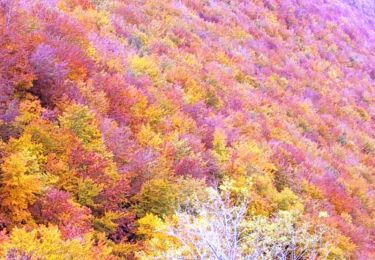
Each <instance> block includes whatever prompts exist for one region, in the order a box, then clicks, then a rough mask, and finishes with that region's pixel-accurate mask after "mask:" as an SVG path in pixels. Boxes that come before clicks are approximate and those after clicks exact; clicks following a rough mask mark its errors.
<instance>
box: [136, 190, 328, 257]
mask: <svg viewBox="0 0 375 260" xmlns="http://www.w3.org/2000/svg"><path fill="white" fill-rule="evenodd" d="M207 193H208V198H206V199H205V200H200V199H197V198H196V199H195V200H193V201H191V203H190V205H191V207H184V208H182V209H179V210H177V211H176V212H175V215H174V216H172V217H170V218H167V219H166V220H165V221H164V222H163V221H162V220H161V219H159V218H157V217H155V216H153V215H146V217H144V218H143V219H141V220H140V222H139V224H140V228H139V230H138V232H140V233H141V234H144V235H146V236H148V237H149V240H148V241H149V242H147V246H148V247H149V248H147V246H146V249H145V250H144V251H141V252H139V253H138V255H139V256H140V258H141V259H143V258H144V259H148V257H149V256H150V255H151V256H155V255H156V256H162V258H163V257H164V258H165V259H233V260H234V259H254V260H255V259H285V260H286V259H294V260H297V259H305V258H309V259H320V258H327V256H328V255H329V254H330V249H331V248H332V245H331V244H330V243H329V242H327V241H326V240H325V233H326V232H327V231H328V229H326V227H325V226H324V225H320V224H316V225H315V226H312V225H311V224H310V223H309V222H307V221H302V220H301V217H302V215H301V212H298V211H295V212H288V211H280V212H279V213H277V214H276V215H275V216H274V217H272V218H268V217H264V216H255V217H252V216H248V215H247V210H248V203H247V202H246V201H237V202H236V203H233V201H231V199H229V197H227V196H226V195H225V196H224V198H223V197H222V195H220V194H219V193H218V192H217V191H216V190H214V189H212V188H208V190H207ZM166 244H167V245H171V246H170V248H168V247H165V245H166ZM158 250H159V251H158ZM160 250H161V252H160ZM163 250H164V251H163Z"/></svg>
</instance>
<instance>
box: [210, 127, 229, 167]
mask: <svg viewBox="0 0 375 260" xmlns="http://www.w3.org/2000/svg"><path fill="white" fill-rule="evenodd" d="M212 145H213V153H214V156H215V157H216V158H217V159H218V160H219V162H225V161H227V160H228V159H229V150H228V149H227V136H226V134H225V132H224V131H223V130H220V129H215V132H214V140H213V142H212Z"/></svg>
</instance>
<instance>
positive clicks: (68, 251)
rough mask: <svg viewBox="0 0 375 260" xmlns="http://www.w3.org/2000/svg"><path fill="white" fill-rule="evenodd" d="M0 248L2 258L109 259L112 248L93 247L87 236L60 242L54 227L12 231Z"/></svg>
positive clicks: (102, 242) (101, 244)
mask: <svg viewBox="0 0 375 260" xmlns="http://www.w3.org/2000/svg"><path fill="white" fill-rule="evenodd" d="M0 247H1V250H0V252H1V255H0V256H1V258H3V259H32V260H34V259H35V260H36V259H83V260H86V259H87V260H89V259H111V249H110V248H109V247H108V246H107V245H106V244H105V241H103V240H102V241H100V240H99V241H97V245H94V240H93V237H92V234H90V233H87V234H85V236H84V238H82V239H68V240H63V239H62V237H61V234H60V232H59V230H58V228H57V227H54V226H50V227H46V226H39V227H38V228H36V229H33V230H31V231H27V230H26V229H25V228H15V229H13V230H12V232H11V234H10V236H9V239H8V240H7V241H5V242H4V243H2V244H1V246H0Z"/></svg>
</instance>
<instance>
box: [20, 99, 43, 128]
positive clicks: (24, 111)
mask: <svg viewBox="0 0 375 260" xmlns="http://www.w3.org/2000/svg"><path fill="white" fill-rule="evenodd" d="M41 113H42V106H41V104H40V101H39V100H36V99H34V98H30V99H25V100H23V101H21V103H20V107H19V115H18V116H17V117H16V120H15V124H16V126H19V127H21V128H24V127H25V126H26V125H28V124H30V123H31V122H33V121H35V120H37V119H39V118H40V115H41Z"/></svg>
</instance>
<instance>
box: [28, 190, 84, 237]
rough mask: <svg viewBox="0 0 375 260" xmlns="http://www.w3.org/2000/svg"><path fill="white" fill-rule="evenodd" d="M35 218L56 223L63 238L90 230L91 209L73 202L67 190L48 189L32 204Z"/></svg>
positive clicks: (76, 235) (80, 234)
mask: <svg viewBox="0 0 375 260" xmlns="http://www.w3.org/2000/svg"><path fill="white" fill-rule="evenodd" d="M33 212H34V216H35V218H36V219H37V220H38V221H39V222H40V223H43V224H54V225H57V226H58V227H59V229H60V231H61V234H62V235H63V237H64V238H65V239H71V238H75V237H81V236H82V235H83V234H85V233H87V232H89V231H90V230H91V222H90V221H91V211H90V209H89V208H86V207H82V206H80V205H79V204H78V203H76V202H74V201H73V200H72V198H71V195H70V194H69V193H68V192H65V191H60V190H57V189H54V188H53V189H50V190H49V191H48V192H47V194H46V195H45V196H44V197H43V198H41V199H40V200H39V201H38V202H37V203H36V204H35V205H34V206H33Z"/></svg>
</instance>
